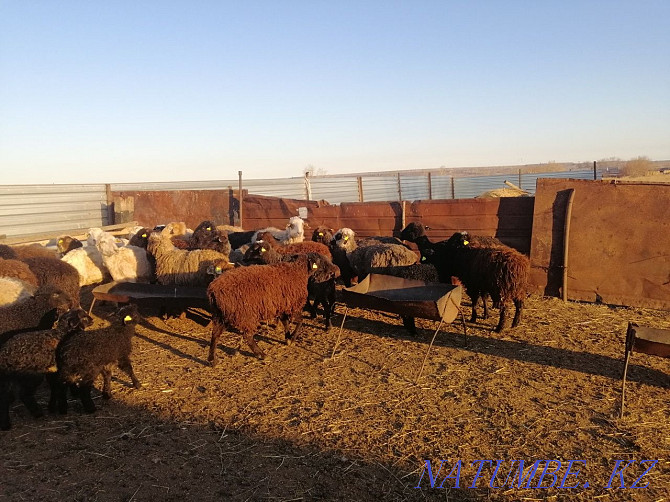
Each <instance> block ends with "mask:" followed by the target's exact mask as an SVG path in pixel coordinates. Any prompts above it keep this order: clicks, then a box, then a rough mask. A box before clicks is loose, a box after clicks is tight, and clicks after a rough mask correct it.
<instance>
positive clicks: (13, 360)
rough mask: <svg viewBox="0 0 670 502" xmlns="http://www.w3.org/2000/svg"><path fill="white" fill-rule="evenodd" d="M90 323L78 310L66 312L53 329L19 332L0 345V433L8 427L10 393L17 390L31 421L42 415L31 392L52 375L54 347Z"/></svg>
mask: <svg viewBox="0 0 670 502" xmlns="http://www.w3.org/2000/svg"><path fill="white" fill-rule="evenodd" d="M91 322H92V319H91V318H90V316H89V315H88V314H87V313H86V312H85V311H84V310H82V309H80V308H76V309H72V310H69V311H67V312H65V313H64V314H62V315H61V316H60V317H59V318H58V323H57V326H56V328H55V329H50V328H49V329H43V330H33V331H24V332H19V333H16V334H14V335H13V336H11V337H10V338H7V339H5V340H3V342H2V344H1V345H0V429H2V430H8V429H9V428H10V427H11V423H10V420H9V403H10V389H11V386H12V384H16V385H18V387H19V396H20V398H21V401H22V402H23V403H24V404H25V406H26V408H28V410H29V411H30V413H31V414H32V415H33V416H34V417H35V418H39V417H41V416H42V415H43V413H42V409H41V408H40V406H39V405H38V404H37V401H36V400H35V391H36V389H37V387H38V386H39V385H40V383H41V382H42V380H43V378H44V376H47V377H48V378H49V377H52V376H53V373H54V372H55V371H56V347H57V346H58V343H59V342H60V341H61V340H62V339H63V338H64V337H65V336H67V335H68V334H69V333H72V332H73V331H77V330H83V329H84V328H85V327H86V326H89V325H90V324H91Z"/></svg>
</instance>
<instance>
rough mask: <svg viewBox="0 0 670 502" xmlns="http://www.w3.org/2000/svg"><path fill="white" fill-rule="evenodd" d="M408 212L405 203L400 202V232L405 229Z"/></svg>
mask: <svg viewBox="0 0 670 502" xmlns="http://www.w3.org/2000/svg"><path fill="white" fill-rule="evenodd" d="M406 214H407V213H406V212H405V201H404V200H401V201H400V224H401V226H400V230H403V229H404V228H405V220H406V217H405V216H406Z"/></svg>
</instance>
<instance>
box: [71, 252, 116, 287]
mask: <svg viewBox="0 0 670 502" xmlns="http://www.w3.org/2000/svg"><path fill="white" fill-rule="evenodd" d="M61 260H63V261H64V262H65V263H69V264H70V265H72V266H73V267H74V268H76V269H77V272H79V285H80V286H88V285H89V284H98V283H100V282H103V281H105V280H107V278H108V277H109V271H108V270H107V267H105V265H104V263H103V262H102V255H101V254H100V251H98V248H96V247H94V246H84V247H82V248H77V249H73V250H72V251H70V252H68V253H67V254H66V255H65V256H63V258H61Z"/></svg>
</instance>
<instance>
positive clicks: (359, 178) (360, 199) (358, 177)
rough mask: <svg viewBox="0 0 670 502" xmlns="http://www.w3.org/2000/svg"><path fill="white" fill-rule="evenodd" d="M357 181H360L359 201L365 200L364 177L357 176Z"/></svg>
mask: <svg viewBox="0 0 670 502" xmlns="http://www.w3.org/2000/svg"><path fill="white" fill-rule="evenodd" d="M356 181H357V182H358V202H363V177H362V176H357V177H356Z"/></svg>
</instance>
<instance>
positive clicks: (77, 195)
mask: <svg viewBox="0 0 670 502" xmlns="http://www.w3.org/2000/svg"><path fill="white" fill-rule="evenodd" d="M107 224H108V221H107V192H106V189H105V185H0V234H4V235H7V236H8V237H11V236H18V235H30V234H38V233H47V232H49V233H50V232H53V233H58V232H60V231H63V230H71V229H88V228H91V227H101V226H104V225H107Z"/></svg>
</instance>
